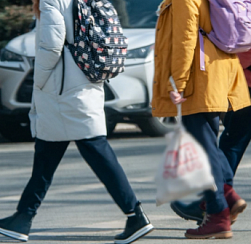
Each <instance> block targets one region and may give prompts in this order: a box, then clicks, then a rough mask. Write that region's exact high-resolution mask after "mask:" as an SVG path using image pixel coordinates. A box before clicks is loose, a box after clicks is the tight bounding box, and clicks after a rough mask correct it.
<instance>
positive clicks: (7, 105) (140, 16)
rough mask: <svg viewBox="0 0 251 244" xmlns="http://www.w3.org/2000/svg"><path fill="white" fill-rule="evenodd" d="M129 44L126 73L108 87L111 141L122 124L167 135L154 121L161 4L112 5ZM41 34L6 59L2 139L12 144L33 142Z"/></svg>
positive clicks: (14, 47) (0, 94)
mask: <svg viewBox="0 0 251 244" xmlns="http://www.w3.org/2000/svg"><path fill="white" fill-rule="evenodd" d="M111 2H113V3H114V5H115V7H116V8H117V10H118V13H119V17H120V20H121V24H122V26H123V28H124V35H125V36H127V37H128V39H129V46H128V55H127V60H126V63H125V72H124V73H122V74H120V75H119V76H117V77H116V78H114V79H111V80H110V83H105V112H106V117H107V131H108V135H109V134H111V133H112V131H113V130H114V128H115V126H116V124H117V123H121V122H123V123H124V122H126V123H134V124H137V125H138V126H139V127H140V128H141V130H142V131H143V133H145V134H147V135H149V136H161V135H164V134H165V133H166V132H167V130H168V128H167V127H166V126H165V125H164V123H163V122H164V121H165V119H164V118H153V117H152V115H151V106H150V102H151V98H152V82H153V75H154V74H153V73H154V40H155V30H154V28H155V24H156V20H157V16H156V14H155V11H156V9H157V7H158V5H159V3H160V2H161V0H147V1H145V0H137V1H135V0H111ZM34 60H35V30H33V31H31V32H29V33H27V34H24V35H21V36H18V37H16V38H14V39H13V40H11V41H10V42H9V43H8V44H7V45H6V47H5V48H3V49H2V50H1V53H0V133H1V134H2V135H3V136H4V137H5V138H6V139H9V140H11V141H23V140H29V139H30V130H29V119H28V112H29V109H30V102H31V94H32V86H33V67H34Z"/></svg>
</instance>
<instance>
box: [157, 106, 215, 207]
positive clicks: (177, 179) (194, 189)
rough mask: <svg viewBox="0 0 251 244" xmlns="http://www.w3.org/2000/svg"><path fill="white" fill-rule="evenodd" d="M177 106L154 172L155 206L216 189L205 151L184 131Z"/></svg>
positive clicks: (179, 109)
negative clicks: (174, 122)
mask: <svg viewBox="0 0 251 244" xmlns="http://www.w3.org/2000/svg"><path fill="white" fill-rule="evenodd" d="M177 108H178V124H177V127H176V128H175V129H174V130H173V131H172V132H170V133H168V134H167V135H166V140H167V147H166V150H165V152H164V154H163V156H162V160H161V162H160V164H159V167H158V170H157V173H156V178H155V182H156V187H157V195H156V205H157V206H159V205H161V204H163V203H166V202H170V201H174V200H178V199H180V198H182V197H185V196H187V195H190V194H193V193H199V192H201V191H203V190H208V189H211V190H216V185H215V182H214V178H213V176H212V173H211V167H210V163H209V160H208V157H207V154H206V152H205V151H204V149H203V148H202V146H201V145H200V144H199V143H198V142H197V141H196V140H195V139H194V138H193V137H192V135H190V134H189V133H188V132H187V131H186V130H185V128H184V126H183V125H182V122H181V105H180V104H179V105H178V106H177Z"/></svg>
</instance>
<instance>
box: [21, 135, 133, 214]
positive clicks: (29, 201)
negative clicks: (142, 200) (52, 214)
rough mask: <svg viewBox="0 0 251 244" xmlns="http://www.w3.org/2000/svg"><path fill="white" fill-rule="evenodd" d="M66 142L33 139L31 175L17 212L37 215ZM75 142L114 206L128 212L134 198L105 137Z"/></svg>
mask: <svg viewBox="0 0 251 244" xmlns="http://www.w3.org/2000/svg"><path fill="white" fill-rule="evenodd" d="M69 143H70V142H68V141H64V142H48V141H43V140H40V139H36V142H35V155H34V164H33V171H32V176H31V178H30V180H29V182H28V184H27V186H26V188H25V189H24V192H23V194H22V196H21V199H20V201H19V204H18V206H17V210H18V211H19V212H28V213H30V214H36V212H37V209H38V208H39V206H40V204H41V202H42V201H43V199H44V197H45V194H46V192H47V190H48V188H49V187H50V185H51V183H52V179H53V175H54V173H55V171H56V169H57V166H58V165H59V163H60V161H61V159H62V157H63V155H64V153H65V151H66V149H67V147H68V145H69ZM75 143H76V145H77V147H78V150H79V152H80V153H81V155H82V157H83V158H84V159H85V160H86V162H87V163H88V164H89V166H90V167H91V168H92V170H93V171H94V172H95V174H96V175H97V177H98V178H99V179H100V181H101V182H102V183H103V184H104V185H105V187H106V188H107V190H108V192H109V193H110V195H111V196H112V198H113V199H114V201H115V202H116V203H117V205H118V206H119V207H120V208H121V210H122V211H123V212H124V213H125V214H127V213H131V212H132V211H133V209H134V207H135V204H136V203H137V199H136V196H135V195H134V192H133V190H132V188H131V186H130V184H129V182H128V180H127V177H126V175H125V173H124V171H123V169H122V167H121V166H120V164H119V163H118V161H117V158H116V156H115V154H114V152H113V150H112V148H111V147H110V145H109V144H108V142H107V140H106V137H104V136H100V137H96V138H92V139H83V140H78V141H75Z"/></svg>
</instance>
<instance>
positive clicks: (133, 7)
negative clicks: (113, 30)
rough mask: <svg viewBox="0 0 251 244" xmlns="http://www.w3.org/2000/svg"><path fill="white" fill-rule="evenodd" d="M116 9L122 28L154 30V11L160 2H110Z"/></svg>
mask: <svg viewBox="0 0 251 244" xmlns="http://www.w3.org/2000/svg"><path fill="white" fill-rule="evenodd" d="M110 2H112V3H113V5H114V7H115V8H116V10H117V12H118V15H119V19H120V22H121V25H122V27H124V28H155V24H156V21H157V16H156V10H157V8H158V6H159V4H160V3H161V2H162V0H110Z"/></svg>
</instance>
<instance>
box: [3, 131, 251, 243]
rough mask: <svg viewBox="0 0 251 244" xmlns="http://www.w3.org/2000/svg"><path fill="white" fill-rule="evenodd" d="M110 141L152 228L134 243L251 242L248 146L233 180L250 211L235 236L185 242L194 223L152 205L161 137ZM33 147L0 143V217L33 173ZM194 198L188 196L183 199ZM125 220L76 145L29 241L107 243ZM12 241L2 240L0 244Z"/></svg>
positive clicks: (9, 211) (12, 207)
mask: <svg viewBox="0 0 251 244" xmlns="http://www.w3.org/2000/svg"><path fill="white" fill-rule="evenodd" d="M121 137H122V138H121ZM118 138H121V139H118ZM109 142H110V143H111V145H112V147H113V148H114V150H115V153H116V154H117V156H118V159H119V161H120V163H121V164H122V166H123V168H124V170H125V172H126V174H127V176H128V178H129V181H130V183H131V184H132V187H133V189H134V190H135V193H136V195H137V197H138V199H140V200H141V201H142V203H143V207H144V209H145V211H146V213H147V215H148V217H149V218H150V219H151V221H152V223H153V225H154V226H155V228H156V229H155V231H153V232H152V233H150V234H149V235H148V236H146V237H144V238H142V239H141V240H139V241H138V242H136V243H139V244H140V243H144V244H155V243H156V244H162V243H168V244H169V243H170V244H176V243H177V244H178V243H188V244H190V243H191V244H194V243H196V244H200V243H207V242H210V243H211V242H214V243H217V244H218V243H220V244H222V243H228V244H233V243H238V244H244V243H245V244H246V243H247V244H250V243H251V222H250V216H251V203H250V202H251V189H250V185H251V178H250V176H251V160H250V155H251V146H250V147H249V148H248V150H247V152H246V154H245V156H244V158H243V160H242V163H241V165H240V167H239V170H238V173H237V175H236V179H235V188H236V190H237V191H238V193H239V194H240V195H241V196H242V197H243V198H245V199H246V201H247V202H248V207H247V209H246V211H245V212H244V213H243V214H241V215H240V216H239V218H238V221H237V222H236V223H235V224H234V225H233V226H232V229H233V233H234V238H233V239H229V240H187V239H185V238H184V232H185V230H186V229H187V228H195V227H196V224H195V222H192V221H185V220H183V219H180V218H179V217H178V216H177V215H175V214H174V213H173V212H172V210H171V209H170V207H169V205H168V204H165V205H162V206H160V207H156V205H155V185H154V175H155V171H156V168H157V166H158V163H159V160H160V158H161V154H162V152H163V150H164V148H165V139H164V138H149V137H144V136H143V135H141V134H140V133H135V134H133V133H131V134H130V135H129V136H125V135H122V136H121V135H120V136H119V135H117V136H116V135H115V136H114V138H112V139H110V140H109ZM33 147H34V144H33V143H1V144H0V218H2V217H6V216H8V215H10V214H12V213H13V212H14V210H15V207H16V205H17V201H18V199H19V197H20V194H21V192H22V190H23V188H24V186H25V185H26V183H27V181H28V179H29V176H30V174H31V167H32V160H33ZM193 198H194V196H190V197H187V198H186V199H185V201H187V202H188V201H191V200H192V199H193ZM125 220H126V218H125V217H124V215H123V214H122V212H121V211H120V209H119V208H118V207H117V206H116V205H115V204H114V203H113V201H112V200H111V198H110V196H109V195H108V194H107V192H106V190H105V189H104V187H103V185H102V184H100V182H99V181H98V180H97V178H96V177H95V175H94V174H93V172H92V171H91V170H90V169H89V167H88V166H87V165H86V163H85V162H84V161H83V160H82V158H81V157H80V155H79V153H78V151H77V149H76V147H75V144H74V143H71V144H70V146H69V148H68V150H67V152H66V154H65V156H64V158H63V160H62V162H61V164H60V165H59V168H58V170H57V172H56V174H55V177H54V181H53V184H52V186H51V188H50V190H49V192H48V194H47V196H46V198H45V200H44V202H43V204H42V206H41V207H40V209H39V211H38V214H37V216H36V217H35V219H34V222H33V226H32V230H31V234H30V240H29V243H31V244H40V243H46V244H54V243H55V244H58V243H63V244H66V243H73V244H75V243H76V244H77V243H88V244H94V243H95V244H101V243H102V244H110V243H113V237H114V235H116V234H117V233H120V232H121V231H122V229H123V227H124V224H125ZM15 242H16V241H12V240H10V239H8V238H6V237H3V236H0V243H15Z"/></svg>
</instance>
